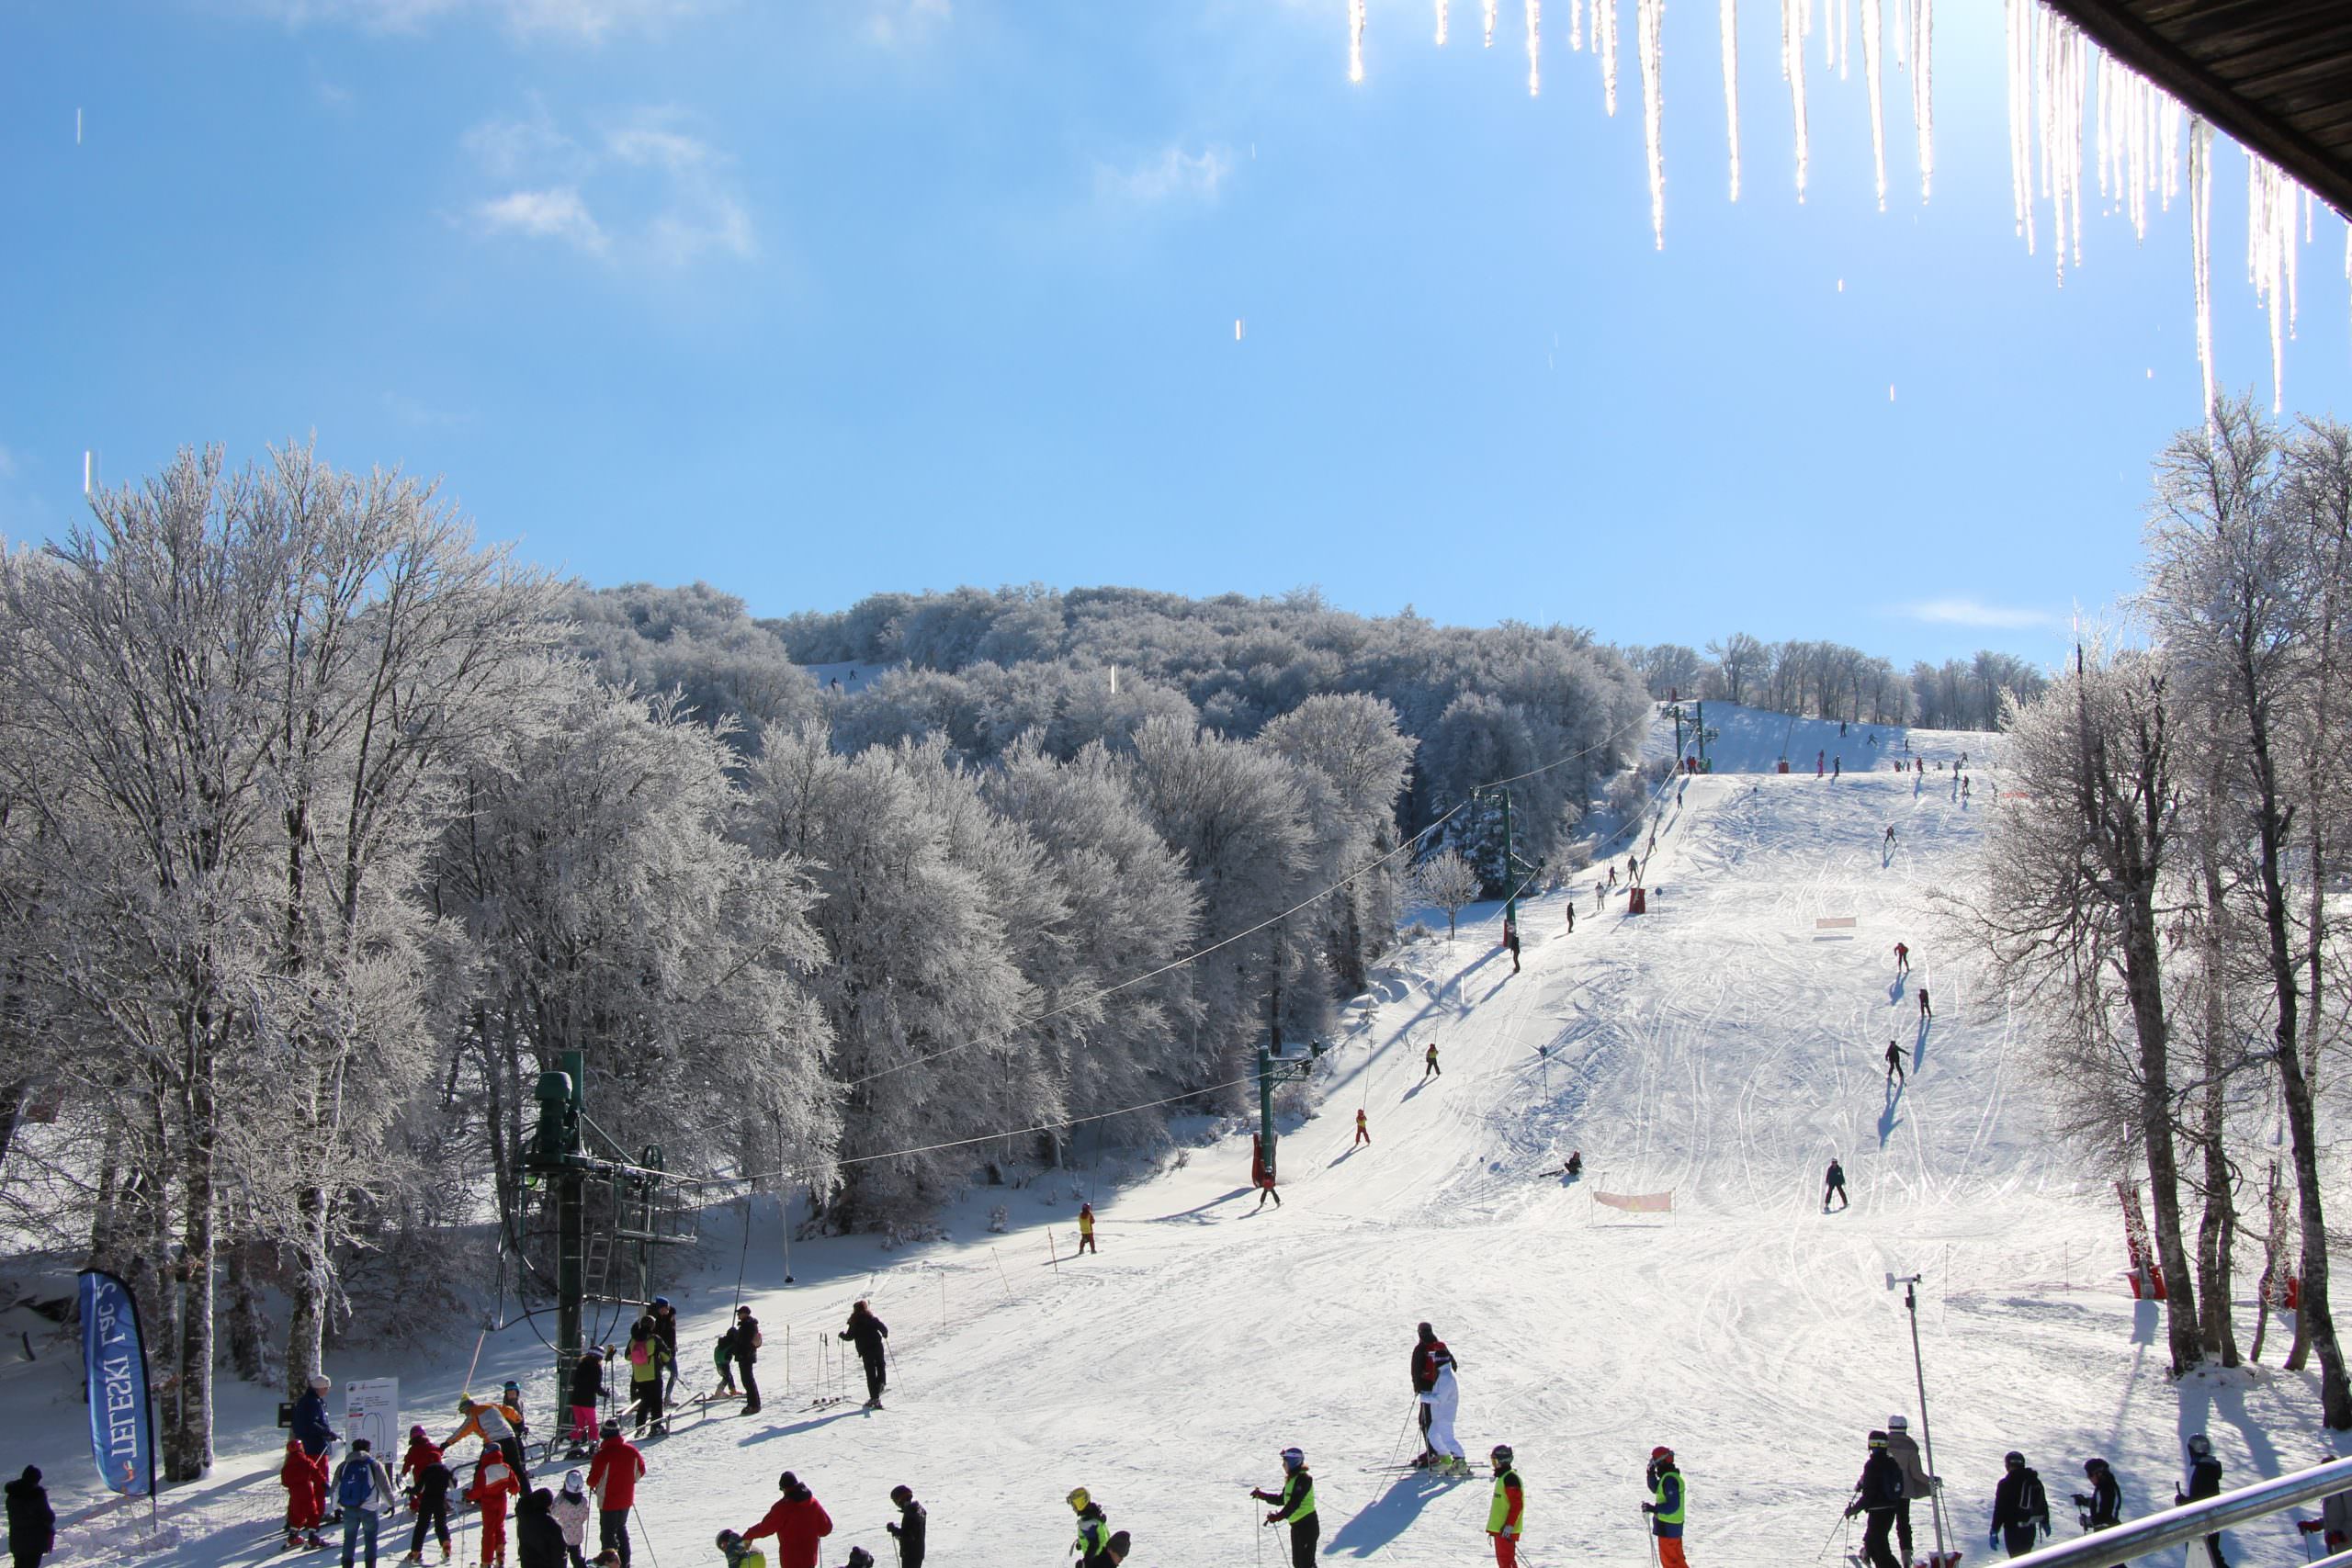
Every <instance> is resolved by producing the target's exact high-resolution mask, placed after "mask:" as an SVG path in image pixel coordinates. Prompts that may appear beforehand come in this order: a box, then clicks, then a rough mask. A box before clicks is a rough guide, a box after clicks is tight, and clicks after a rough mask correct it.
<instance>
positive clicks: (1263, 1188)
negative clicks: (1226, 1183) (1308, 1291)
mask: <svg viewBox="0 0 2352 1568" xmlns="http://www.w3.org/2000/svg"><path fill="white" fill-rule="evenodd" d="M1430 1049H1431V1050H1435V1049H1436V1047H1435V1046H1431V1047H1430ZM1427 1076H1428V1075H1426V1074H1424V1075H1423V1077H1424V1078H1426V1077H1427ZM1250 1186H1252V1187H1255V1188H1256V1189H1257V1190H1258V1207H1259V1208H1260V1209H1263V1208H1264V1207H1265V1206H1266V1200H1267V1199H1269V1198H1272V1200H1273V1201H1274V1207H1275V1208H1277V1209H1279V1208H1281V1207H1282V1206H1283V1195H1282V1194H1281V1193H1279V1192H1277V1191H1275V1190H1274V1162H1273V1161H1272V1160H1270V1159H1268V1158H1267V1157H1266V1146H1265V1144H1264V1142H1263V1141H1262V1140H1261V1138H1260V1137H1259V1135H1258V1134H1255V1133H1252V1134H1250Z"/></svg>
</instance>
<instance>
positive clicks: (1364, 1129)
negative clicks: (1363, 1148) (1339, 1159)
mask: <svg viewBox="0 0 2352 1568" xmlns="http://www.w3.org/2000/svg"><path fill="white" fill-rule="evenodd" d="M1370 1142H1372V1129H1371V1128H1370V1127H1369V1126H1367V1125H1366V1124H1365V1122H1364V1114H1363V1106H1361V1105H1359V1106H1357V1107H1356V1144H1368V1143H1370ZM1356 1144H1350V1145H1348V1146H1349V1147H1350V1148H1353V1147H1355V1146H1356Z"/></svg>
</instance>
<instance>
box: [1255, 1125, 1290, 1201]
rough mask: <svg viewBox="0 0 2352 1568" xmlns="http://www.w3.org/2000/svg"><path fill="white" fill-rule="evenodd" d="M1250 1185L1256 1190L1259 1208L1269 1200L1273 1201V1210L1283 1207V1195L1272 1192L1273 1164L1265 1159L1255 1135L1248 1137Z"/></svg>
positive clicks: (1263, 1151)
mask: <svg viewBox="0 0 2352 1568" xmlns="http://www.w3.org/2000/svg"><path fill="white" fill-rule="evenodd" d="M1250 1185H1251V1186H1252V1187H1255V1188H1256V1189H1257V1190H1258V1207H1259V1208H1261V1209H1262V1208H1264V1207H1265V1206H1266V1200H1267V1199H1269V1198H1272V1200H1273V1201H1274V1207H1275V1208H1277V1209H1279V1208H1281V1207H1282V1206H1283V1195H1282V1194H1281V1193H1280V1192H1277V1191H1276V1190H1274V1165H1273V1162H1272V1160H1270V1159H1268V1158H1267V1157H1266V1154H1265V1146H1264V1145H1262V1144H1261V1143H1260V1142H1259V1139H1258V1135H1257V1134H1255V1133H1252V1134H1250Z"/></svg>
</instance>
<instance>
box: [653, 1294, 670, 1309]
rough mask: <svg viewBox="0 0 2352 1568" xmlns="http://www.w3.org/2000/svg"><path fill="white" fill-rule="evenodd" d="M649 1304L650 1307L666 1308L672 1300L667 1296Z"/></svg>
mask: <svg viewBox="0 0 2352 1568" xmlns="http://www.w3.org/2000/svg"><path fill="white" fill-rule="evenodd" d="M647 1304H648V1305H650V1306H658V1307H665V1306H668V1305H669V1304H670V1298H669V1297H667V1296H656V1297H654V1298H653V1300H652V1301H651V1302H650V1303H647Z"/></svg>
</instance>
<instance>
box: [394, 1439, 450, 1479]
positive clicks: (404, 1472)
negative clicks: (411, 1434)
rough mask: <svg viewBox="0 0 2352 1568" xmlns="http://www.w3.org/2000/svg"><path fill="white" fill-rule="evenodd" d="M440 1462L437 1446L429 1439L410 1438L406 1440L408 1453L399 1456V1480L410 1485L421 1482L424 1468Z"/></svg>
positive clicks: (439, 1451) (439, 1450) (439, 1448)
mask: <svg viewBox="0 0 2352 1568" xmlns="http://www.w3.org/2000/svg"><path fill="white" fill-rule="evenodd" d="M440 1460H441V1447H440V1445H439V1444H437V1443H435V1441H433V1439H432V1438H410V1439H409V1440H408V1452H406V1453H405V1454H402V1455H401V1474H400V1478H401V1480H402V1481H404V1482H409V1483H416V1482H421V1481H423V1480H424V1467H425V1466H426V1465H429V1464H437V1463H439V1462H440Z"/></svg>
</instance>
